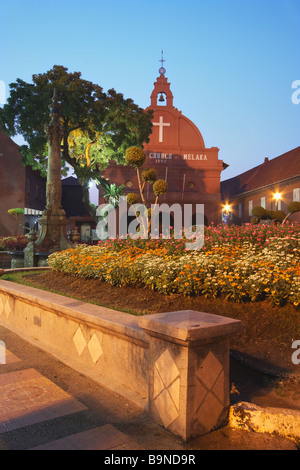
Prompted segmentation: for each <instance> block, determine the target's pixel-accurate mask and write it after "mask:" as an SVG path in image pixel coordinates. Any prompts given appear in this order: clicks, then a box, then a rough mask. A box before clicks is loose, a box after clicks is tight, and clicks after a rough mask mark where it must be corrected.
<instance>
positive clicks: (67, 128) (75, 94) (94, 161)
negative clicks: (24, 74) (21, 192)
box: [0, 65, 153, 217]
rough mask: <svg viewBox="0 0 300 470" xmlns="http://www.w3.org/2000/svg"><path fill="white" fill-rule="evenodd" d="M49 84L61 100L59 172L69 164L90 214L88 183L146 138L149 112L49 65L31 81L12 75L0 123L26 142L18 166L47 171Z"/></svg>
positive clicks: (94, 208)
mask: <svg viewBox="0 0 300 470" xmlns="http://www.w3.org/2000/svg"><path fill="white" fill-rule="evenodd" d="M54 88H56V89H57V92H58V96H59V99H60V102H61V127H62V174H66V168H67V165H66V164H68V165H70V166H71V167H72V168H73V169H74V172H75V174H76V176H77V178H78V181H79V183H80V184H81V186H82V189H83V202H84V203H85V205H86V207H87V209H88V211H89V212H90V214H91V215H92V216H93V217H95V214H96V207H95V206H93V205H91V204H90V202H89V197H88V189H89V181H90V180H91V179H93V180H95V181H96V182H98V181H99V178H100V177H101V171H103V169H104V168H105V167H106V166H107V165H108V162H109V160H110V159H113V160H115V161H116V162H117V163H123V164H125V159H124V156H125V150H126V149H127V148H128V146H130V145H139V146H142V144H143V143H144V142H149V134H150V133H151V128H152V124H151V119H152V116H153V113H152V111H148V112H145V111H144V110H143V109H141V108H140V107H138V106H137V105H136V104H135V103H134V102H133V100H131V99H125V98H124V96H123V95H122V94H120V93H117V92H116V91H115V90H113V89H111V90H108V92H107V93H104V91H103V89H102V88H101V87H100V86H99V85H96V84H94V83H92V82H90V81H87V80H84V79H82V78H81V73H80V72H73V73H70V72H68V69H67V68H66V67H63V66H61V65H54V67H53V68H52V69H51V70H49V71H48V72H46V73H43V74H37V75H33V76H32V83H26V82H25V81H24V80H21V79H20V78H18V79H17V80H16V82H15V83H11V84H10V97H9V98H8V100H7V104H5V105H4V107H3V109H2V110H1V113H0V126H1V128H2V129H3V131H4V132H5V133H6V134H7V135H9V136H15V135H18V134H20V135H22V136H23V137H24V139H25V141H26V143H27V145H23V146H21V147H20V152H21V154H22V156H23V160H22V161H23V164H24V165H29V166H31V167H32V168H33V169H39V170H41V172H42V174H44V175H46V170H47V155H48V148H47V137H46V133H45V126H47V125H48V124H49V122H50V116H49V105H50V103H51V99H52V96H53V90H54Z"/></svg>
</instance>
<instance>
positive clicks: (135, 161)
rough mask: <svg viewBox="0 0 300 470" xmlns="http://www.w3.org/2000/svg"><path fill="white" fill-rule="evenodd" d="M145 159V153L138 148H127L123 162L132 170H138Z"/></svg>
mask: <svg viewBox="0 0 300 470" xmlns="http://www.w3.org/2000/svg"><path fill="white" fill-rule="evenodd" d="M145 159H146V155H145V152H144V151H143V149H142V148H140V147H129V148H128V149H127V150H126V152H125V161H126V163H128V164H129V165H131V166H133V167H134V168H140V167H141V166H142V165H143V163H144V161H145Z"/></svg>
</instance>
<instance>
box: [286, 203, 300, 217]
mask: <svg viewBox="0 0 300 470" xmlns="http://www.w3.org/2000/svg"><path fill="white" fill-rule="evenodd" d="M288 211H289V212H291V213H292V214H293V213H294V212H299V211H300V202H298V201H293V202H290V204H289V205H288Z"/></svg>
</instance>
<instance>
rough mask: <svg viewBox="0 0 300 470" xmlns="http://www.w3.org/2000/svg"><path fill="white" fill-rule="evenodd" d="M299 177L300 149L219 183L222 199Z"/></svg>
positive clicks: (266, 160) (266, 161)
mask: <svg viewBox="0 0 300 470" xmlns="http://www.w3.org/2000/svg"><path fill="white" fill-rule="evenodd" d="M295 176H300V147H297V148H295V149H293V150H291V151H289V152H286V153H284V154H283V155H280V156H279V157H276V158H273V159H272V160H268V159H265V161H264V163H262V164H261V165H258V166H256V167H254V168H252V169H251V170H248V171H246V172H245V173H241V174H240V175H237V176H235V177H234V178H230V179H228V180H225V181H223V182H222V183H221V192H222V197H223V199H225V198H232V197H234V196H236V195H238V194H241V193H245V192H247V191H253V190H255V189H259V188H261V187H263V186H267V185H270V184H272V183H277V182H279V181H283V180H286V179H289V178H293V177H295Z"/></svg>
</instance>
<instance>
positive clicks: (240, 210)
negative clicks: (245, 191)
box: [239, 202, 243, 219]
mask: <svg viewBox="0 0 300 470" xmlns="http://www.w3.org/2000/svg"><path fill="white" fill-rule="evenodd" d="M239 218H240V219H242V218H243V204H242V203H241V202H240V203H239Z"/></svg>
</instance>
